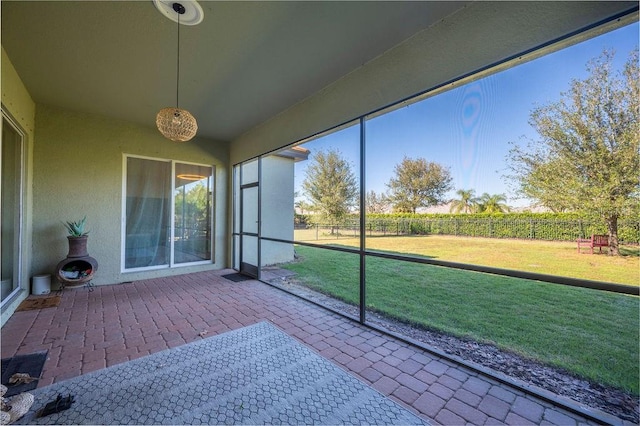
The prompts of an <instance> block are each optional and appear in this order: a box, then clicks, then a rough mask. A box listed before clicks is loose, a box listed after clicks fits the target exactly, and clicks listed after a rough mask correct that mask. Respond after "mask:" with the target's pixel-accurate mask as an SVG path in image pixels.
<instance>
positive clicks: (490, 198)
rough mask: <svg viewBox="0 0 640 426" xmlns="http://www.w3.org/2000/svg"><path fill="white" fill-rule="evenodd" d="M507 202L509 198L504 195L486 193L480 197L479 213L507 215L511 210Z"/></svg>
mask: <svg viewBox="0 0 640 426" xmlns="http://www.w3.org/2000/svg"><path fill="white" fill-rule="evenodd" d="M506 202H507V197H505V195H504V194H495V195H489V194H487V193H486V192H485V193H484V194H482V196H481V197H480V203H479V206H480V209H479V211H480V212H481V213H506V212H508V211H509V210H511V209H510V208H509V206H507V204H506Z"/></svg>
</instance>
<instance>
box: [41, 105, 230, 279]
mask: <svg viewBox="0 0 640 426" xmlns="http://www.w3.org/2000/svg"><path fill="white" fill-rule="evenodd" d="M153 119H154V117H151V118H150V123H153ZM124 154H131V155H138V156H146V157H151V158H160V159H171V160H178V161H185V162H194V163H200V164H209V165H213V166H214V167H215V188H214V190H215V196H214V203H215V206H214V208H215V212H214V253H215V262H214V264H213V265H206V266H189V267H180V268H174V269H171V270H169V269H159V270H154V271H146V272H135V273H121V232H122V205H123V202H122V197H123V195H122V192H123V189H122V188H123V187H122V185H123V155H124ZM228 156H229V152H228V145H227V144H226V143H220V142H215V141H211V140H205V139H198V138H195V139H193V140H191V141H189V142H186V143H175V142H171V141H169V140H167V139H165V138H164V137H163V136H162V135H161V134H160V133H159V132H158V130H157V129H155V128H154V127H151V126H149V127H142V126H138V125H134V124H131V123H128V122H126V121H120V120H115V119H111V118H108V117H103V116H97V115H90V114H85V113H77V112H73V111H68V110H63V109H60V108H58V107H52V106H47V105H42V104H38V105H37V110H36V140H35V144H34V160H33V162H34V171H33V193H34V199H35V200H36V204H35V206H34V214H33V265H32V273H33V274H41V273H53V271H54V270H55V267H56V265H57V264H58V262H59V261H60V260H62V259H64V258H65V257H66V255H67V251H68V245H67V239H66V235H67V233H66V230H65V228H64V225H63V221H67V220H78V219H82V217H83V216H85V215H86V216H87V228H88V229H89V241H88V251H89V254H90V255H91V256H92V257H94V258H95V259H96V260H97V261H98V263H99V267H98V271H97V273H96V275H95V278H94V280H93V283H94V284H96V285H101V284H114V283H120V282H127V281H135V280H139V279H144V278H151V277H157V276H166V275H174V274H185V273H188V272H193V271H199V270H204V269H220V268H224V267H227V266H228V265H227V258H228V255H227V249H226V248H227V238H228V231H227V223H228V221H227V220H226V217H227V216H226V215H227V208H228V207H227V188H228V182H227V179H228V177H227V176H228V173H229V170H228Z"/></svg>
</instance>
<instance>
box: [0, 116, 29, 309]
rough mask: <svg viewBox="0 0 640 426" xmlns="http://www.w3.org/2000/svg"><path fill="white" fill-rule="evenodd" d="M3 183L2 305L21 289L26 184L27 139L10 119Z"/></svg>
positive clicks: (5, 128) (0, 192)
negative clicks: (25, 144)
mask: <svg viewBox="0 0 640 426" xmlns="http://www.w3.org/2000/svg"><path fill="white" fill-rule="evenodd" d="M1 152H2V154H1V155H2V157H1V166H0V167H1V168H2V169H1V173H2V178H1V179H2V182H1V188H0V198H1V203H2V208H1V210H0V216H1V221H2V234H1V237H0V240H1V246H0V251H1V254H2V264H1V266H0V277H1V285H2V303H4V302H5V301H6V300H8V298H9V296H10V295H11V294H12V293H13V292H14V291H16V290H17V289H18V288H19V287H20V282H21V267H20V265H21V261H22V247H21V237H22V183H23V179H24V176H23V164H24V161H23V157H24V154H23V152H24V137H23V134H22V132H21V131H20V130H19V128H18V127H17V126H15V125H14V124H13V123H12V121H11V120H9V118H8V117H5V116H4V114H3V116H2V151H1Z"/></svg>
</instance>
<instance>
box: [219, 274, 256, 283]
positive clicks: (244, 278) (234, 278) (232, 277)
mask: <svg viewBox="0 0 640 426" xmlns="http://www.w3.org/2000/svg"><path fill="white" fill-rule="evenodd" d="M222 278H226V279H228V280H231V281H233V282H234V283H237V282H240V281H249V280H255V278H252V277H250V276H248V275H243V274H240V273H237V272H236V273H235V274H227V275H223V276H222Z"/></svg>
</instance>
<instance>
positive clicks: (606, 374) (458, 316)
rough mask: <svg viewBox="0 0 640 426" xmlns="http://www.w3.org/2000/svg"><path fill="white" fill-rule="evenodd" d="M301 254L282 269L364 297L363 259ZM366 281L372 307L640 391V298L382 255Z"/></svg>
mask: <svg viewBox="0 0 640 426" xmlns="http://www.w3.org/2000/svg"><path fill="white" fill-rule="evenodd" d="M402 238H403V241H408V240H411V239H412V238H413V237H402ZM423 238H424V237H423ZM431 238H433V237H427V239H428V240H430V239H431ZM369 241H370V240H369ZM402 247H403V249H407V248H410V246H402ZM394 251H398V250H394ZM538 251H540V250H538ZM574 251H575V249H574ZM296 252H297V254H298V256H299V259H298V261H296V262H293V263H289V264H286V265H281V266H282V267H285V268H287V269H290V270H292V271H294V272H296V273H297V274H298V275H297V279H298V280H300V281H301V282H302V283H304V284H305V285H307V286H309V287H311V288H313V289H315V290H317V291H320V292H323V293H325V294H329V295H332V296H333V297H336V298H338V299H341V300H344V301H346V302H348V303H351V304H355V305H357V304H358V300H359V298H358V285H359V284H358V283H359V279H358V256H356V255H348V254H345V253H341V252H336V251H331V250H322V249H318V248H312V247H305V246H297V247H296ZM431 253H433V252H431ZM581 256H582V257H583V258H587V259H588V258H594V257H597V258H600V257H602V258H606V257H605V256H591V255H581ZM607 259H609V260H611V259H610V258H607ZM447 260H453V259H447ZM561 263H562V261H560V264H561ZM366 278H367V281H366V282H367V308H368V309H374V310H376V311H378V312H381V313H384V314H386V315H389V316H391V317H394V318H398V319H401V320H404V321H407V322H410V323H414V324H419V325H421V326H424V327H427V328H431V329H436V330H440V331H444V332H447V333H450V334H453V335H457V336H461V337H469V338H473V339H476V340H479V341H484V342H491V343H494V344H496V345H498V346H499V347H501V348H504V349H508V350H511V351H515V352H517V353H520V354H522V355H525V356H528V357H531V358H535V359H538V360H540V361H542V362H544V363H547V364H551V365H555V366H558V367H561V368H565V369H567V370H569V371H571V372H574V373H575V374H578V375H580V376H582V377H585V378H588V379H590V380H592V381H594V382H599V383H606V384H609V385H613V386H615V387H618V388H621V389H625V390H627V391H631V392H633V393H635V394H638V393H639V377H640V371H639V365H640V357H639V342H640V340H639V333H640V305H639V299H638V297H635V296H627V295H621V294H614V293H610V292H603V291H597V290H590V289H582V288H575V287H567V286H561V285H555V284H548V283H542V282H537V281H530V280H523V279H518V278H510V277H503V276H495V275H490V274H483V273H477V272H471V271H463V270H455V269H451V268H442V267H437V266H431V265H422V264H416V263H411V262H403V261H396V260H388V259H381V258H374V257H367V259H366Z"/></svg>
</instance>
